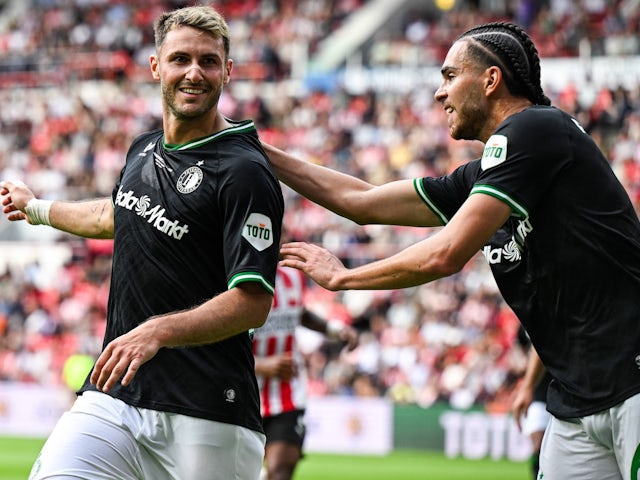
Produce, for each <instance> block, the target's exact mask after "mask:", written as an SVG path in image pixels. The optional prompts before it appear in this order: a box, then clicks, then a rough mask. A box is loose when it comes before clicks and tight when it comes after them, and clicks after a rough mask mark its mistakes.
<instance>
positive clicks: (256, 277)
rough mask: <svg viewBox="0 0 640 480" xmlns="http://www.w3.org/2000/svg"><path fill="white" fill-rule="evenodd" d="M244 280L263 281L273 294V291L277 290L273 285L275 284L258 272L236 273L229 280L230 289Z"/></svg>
mask: <svg viewBox="0 0 640 480" xmlns="http://www.w3.org/2000/svg"><path fill="white" fill-rule="evenodd" d="M243 282H258V283H261V284H262V286H263V287H264V288H265V289H266V290H267V291H268V292H269V293H270V294H272V295H273V292H274V291H275V288H274V287H273V285H271V284H270V283H269V282H267V281H266V280H265V278H264V277H263V276H262V275H261V274H259V273H257V272H241V273H237V274H235V275H234V276H233V277H231V280H230V281H229V290H231V289H232V288H234V287H237V286H238V284H240V283H243Z"/></svg>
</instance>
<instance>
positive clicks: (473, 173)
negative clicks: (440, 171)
mask: <svg viewBox="0 0 640 480" xmlns="http://www.w3.org/2000/svg"><path fill="white" fill-rule="evenodd" d="M479 170H480V160H479V159H478V160H473V161H471V162H468V163H465V164H464V165H461V166H460V167H458V168H456V169H455V170H454V171H453V172H451V173H450V174H449V175H443V176H441V177H424V178H416V179H414V181H413V185H414V187H415V189H416V192H417V194H418V196H419V197H420V198H421V199H422V201H423V202H424V203H425V204H426V205H427V206H428V207H429V208H430V209H431V211H432V212H433V213H435V214H436V215H437V216H438V218H440V221H441V222H442V224H443V225H446V224H447V223H448V222H449V220H451V217H453V216H454V215H455V213H456V212H457V211H458V209H459V208H460V207H461V206H462V204H463V203H464V202H465V200H466V199H467V198H468V197H469V193H470V192H471V188H472V187H473V184H474V182H475V180H476V178H477V175H478V171H479Z"/></svg>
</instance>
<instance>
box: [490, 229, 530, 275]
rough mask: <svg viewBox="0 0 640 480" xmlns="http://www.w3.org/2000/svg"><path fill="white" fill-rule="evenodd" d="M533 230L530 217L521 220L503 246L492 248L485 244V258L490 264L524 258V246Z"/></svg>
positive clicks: (512, 261) (513, 261)
mask: <svg viewBox="0 0 640 480" xmlns="http://www.w3.org/2000/svg"><path fill="white" fill-rule="evenodd" d="M532 231H533V226H532V225H531V222H530V221H529V219H525V220H520V221H519V222H518V225H517V227H516V234H515V235H514V236H513V237H511V240H510V241H509V242H507V243H506V244H505V245H504V246H503V247H496V248H491V245H485V246H484V248H483V249H482V254H483V255H484V258H485V259H486V260H487V262H488V263H489V264H490V265H495V264H498V263H502V262H503V261H505V262H510V263H516V262H519V261H520V260H521V259H522V247H521V245H524V242H525V240H526V239H527V235H529V233H531V232H532Z"/></svg>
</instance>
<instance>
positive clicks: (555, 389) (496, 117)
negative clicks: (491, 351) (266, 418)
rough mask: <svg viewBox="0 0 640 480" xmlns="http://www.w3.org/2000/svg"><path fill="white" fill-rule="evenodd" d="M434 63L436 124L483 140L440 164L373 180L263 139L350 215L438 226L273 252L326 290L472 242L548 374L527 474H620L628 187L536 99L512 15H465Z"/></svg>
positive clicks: (436, 271)
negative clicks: (345, 260)
mask: <svg viewBox="0 0 640 480" xmlns="http://www.w3.org/2000/svg"><path fill="white" fill-rule="evenodd" d="M441 73H442V83H441V85H440V87H439V88H438V90H437V91H436V93H435V99H436V100H437V101H438V102H440V103H441V104H442V107H443V108H444V111H445V112H446V114H447V118H448V126H449V131H450V135H451V136H452V137H453V138H454V139H467V140H480V141H482V142H483V143H484V144H485V148H484V152H483V154H482V158H480V159H477V160H474V161H471V162H468V163H466V164H464V165H462V166H460V167H459V168H457V169H456V170H455V171H453V172H452V173H451V174H449V175H446V176H443V177H440V178H419V179H414V180H403V181H396V182H391V183H388V184H385V185H381V186H374V185H371V184H369V183H367V182H364V181H362V180H360V179H357V178H355V177H352V176H349V175H345V174H342V173H340V172H337V171H334V170H331V169H328V168H325V167H322V166H319V165H314V164H311V163H307V162H304V161H302V160H297V159H296V158H294V157H292V156H291V155H288V154H286V153H285V152H282V151H280V150H278V149H276V148H274V147H270V146H268V147H267V153H268V155H269V157H270V159H271V161H272V163H273V165H274V166H275V168H276V171H277V172H278V175H279V177H280V179H281V180H282V181H284V182H285V183H287V184H288V185H289V186H291V187H292V188H293V189H295V190H297V191H298V192H300V193H301V194H303V195H305V196H307V197H308V198H309V199H311V200H312V201H314V202H316V203H318V204H320V205H323V206H324V207H326V208H329V209H331V210H333V211H334V212H336V213H338V214H340V215H343V216H345V217H347V218H349V219H351V220H353V221H355V222H357V223H359V224H371V223H373V224H393V225H410V226H432V227H434V226H443V228H441V229H440V230H439V231H438V232H437V233H435V234H434V235H432V236H429V237H428V238H426V239H424V240H422V241H420V242H418V243H417V244H415V245H412V246H410V247H408V248H406V249H405V250H403V251H401V252H399V253H397V254H395V255H393V256H391V257H389V258H386V259H382V260H379V261H375V262H372V263H369V264H366V265H362V266H359V267H356V268H353V269H347V268H345V267H344V265H343V264H342V263H341V262H340V261H339V260H338V258H336V257H335V256H334V255H332V254H331V253H330V252H328V251H327V250H325V249H323V248H321V247H319V246H316V245H310V244H306V243H302V242H296V243H289V244H285V245H283V247H282V249H281V253H282V254H283V258H284V260H283V261H282V262H281V264H282V265H285V266H289V267H294V268H298V269H301V270H303V271H304V272H305V273H306V274H307V275H309V276H310V277H311V278H312V279H313V280H314V281H316V282H317V283H318V284H320V285H322V286H323V287H325V288H327V289H329V290H347V289H395V288H406V287H412V286H415V285H420V284H423V283H426V282H431V281H434V280H437V279H439V278H442V277H445V276H448V275H452V274H455V273H457V272H459V271H460V270H461V269H462V268H463V266H464V265H465V264H466V263H467V262H468V261H469V260H470V259H471V258H472V257H473V256H474V255H475V254H476V253H477V252H478V251H481V252H482V253H483V254H484V256H485V258H486V260H487V261H488V263H489V265H490V267H491V269H492V272H493V274H494V277H495V279H496V282H497V284H498V286H499V288H500V291H501V293H502V295H503V297H504V298H505V300H506V302H507V303H508V304H509V305H510V306H511V308H512V309H513V310H514V312H515V313H516V314H517V315H518V317H519V319H520V321H521V323H522V325H523V326H524V328H526V330H527V332H528V334H529V336H530V338H531V342H532V344H533V346H534V347H535V349H536V351H537V352H538V354H539V356H540V358H541V361H542V362H543V363H544V365H545V367H546V368H547V370H548V371H549V373H550V374H551V376H552V377H553V378H554V380H553V381H552V382H551V385H550V387H549V391H548V398H547V408H548V410H549V411H550V413H551V414H552V419H551V422H550V425H549V428H548V430H547V432H546V433H545V438H544V441H543V446H542V452H541V458H540V466H541V467H540V472H539V477H538V478H544V480H566V479H568V478H580V479H593V480H613V479H624V480H630V479H632V478H633V479H634V480H635V479H636V478H637V471H638V469H639V466H640V453H639V451H640V449H638V446H639V444H640V419H639V416H640V413H639V412H640V395H639V393H640V328H638V319H640V295H638V292H640V222H639V221H638V217H637V215H636V212H635V211H634V208H633V206H632V204H631V201H630V199H629V197H628V195H627V193H626V192H625V189H624V188H623V186H622V185H621V184H620V182H619V181H618V179H617V178H616V177H615V175H614V173H613V171H612V170H611V167H610V166H609V163H608V161H607V159H606V158H605V157H604V156H603V154H602V152H601V151H600V149H599V148H598V146H597V145H596V143H594V141H593V140H592V139H591V138H590V137H589V136H588V135H587V133H586V132H585V131H584V130H583V128H582V127H581V126H580V125H579V123H578V122H577V121H576V120H575V119H573V118H572V117H571V116H570V115H568V114H567V113H565V112H563V111H561V110H559V109H557V108H555V107H552V106H550V101H549V99H548V98H547V97H546V96H545V95H544V93H543V90H542V88H541V85H540V60H539V58H538V53H537V50H536V48H535V46H534V44H533V42H532V41H531V39H530V38H529V37H528V36H527V34H526V33H525V32H524V31H523V30H522V29H520V28H519V27H517V26H516V25H513V24H509V23H489V24H485V25H480V26H478V27H475V28H472V29H470V30H469V31H467V32H465V33H463V34H462V35H460V37H458V38H457V39H456V41H455V42H454V43H453V45H452V46H451V48H450V50H449V52H448V53H447V56H446V58H445V60H444V64H443V66H442V69H441Z"/></svg>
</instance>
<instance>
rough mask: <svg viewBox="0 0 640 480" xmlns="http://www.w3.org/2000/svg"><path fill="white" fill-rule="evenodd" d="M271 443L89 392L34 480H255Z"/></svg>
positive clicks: (54, 438)
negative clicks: (266, 447) (265, 449)
mask: <svg viewBox="0 0 640 480" xmlns="http://www.w3.org/2000/svg"><path fill="white" fill-rule="evenodd" d="M264 443H265V437H264V435H262V434H261V433H258V432H255V431H253V430H249V429H247V428H243V427H239V426H237V425H231V424H227V423H221V422H214V421H211V420H204V419H200V418H195V417H190V416H186V415H178V414H175V413H166V412H158V411H155V410H148V409H144V408H136V407H132V406H130V405H127V404H126V403H124V402H122V401H120V400H117V399H115V398H112V397H110V396H109V395H106V394H103V393H99V392H85V393H84V394H82V395H81V396H79V397H78V398H77V399H76V401H75V403H74V404H73V406H72V407H71V410H69V411H68V412H66V413H64V414H63V415H62V417H61V418H60V420H59V421H58V423H57V424H56V426H55V428H54V429H53V432H52V433H51V435H50V436H49V438H48V439H47V441H46V443H45V445H44V446H43V447H42V451H41V452H40V455H39V456H38V458H37V459H36V462H35V464H34V465H33V468H32V471H31V475H30V476H29V479H30V480H42V479H58V480H62V479H65V480H66V479H69V480H71V479H74V480H78V479H86V480H107V479H108V480H113V479H116V478H117V479H119V480H152V479H153V480H169V479H171V480H174V479H175V480H178V479H179V480H191V479H194V480H195V479H197V480H200V479H203V478H206V479H211V480H229V479H238V480H240V479H242V480H255V479H257V478H258V476H259V475H260V468H261V466H262V460H263V457H264Z"/></svg>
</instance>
